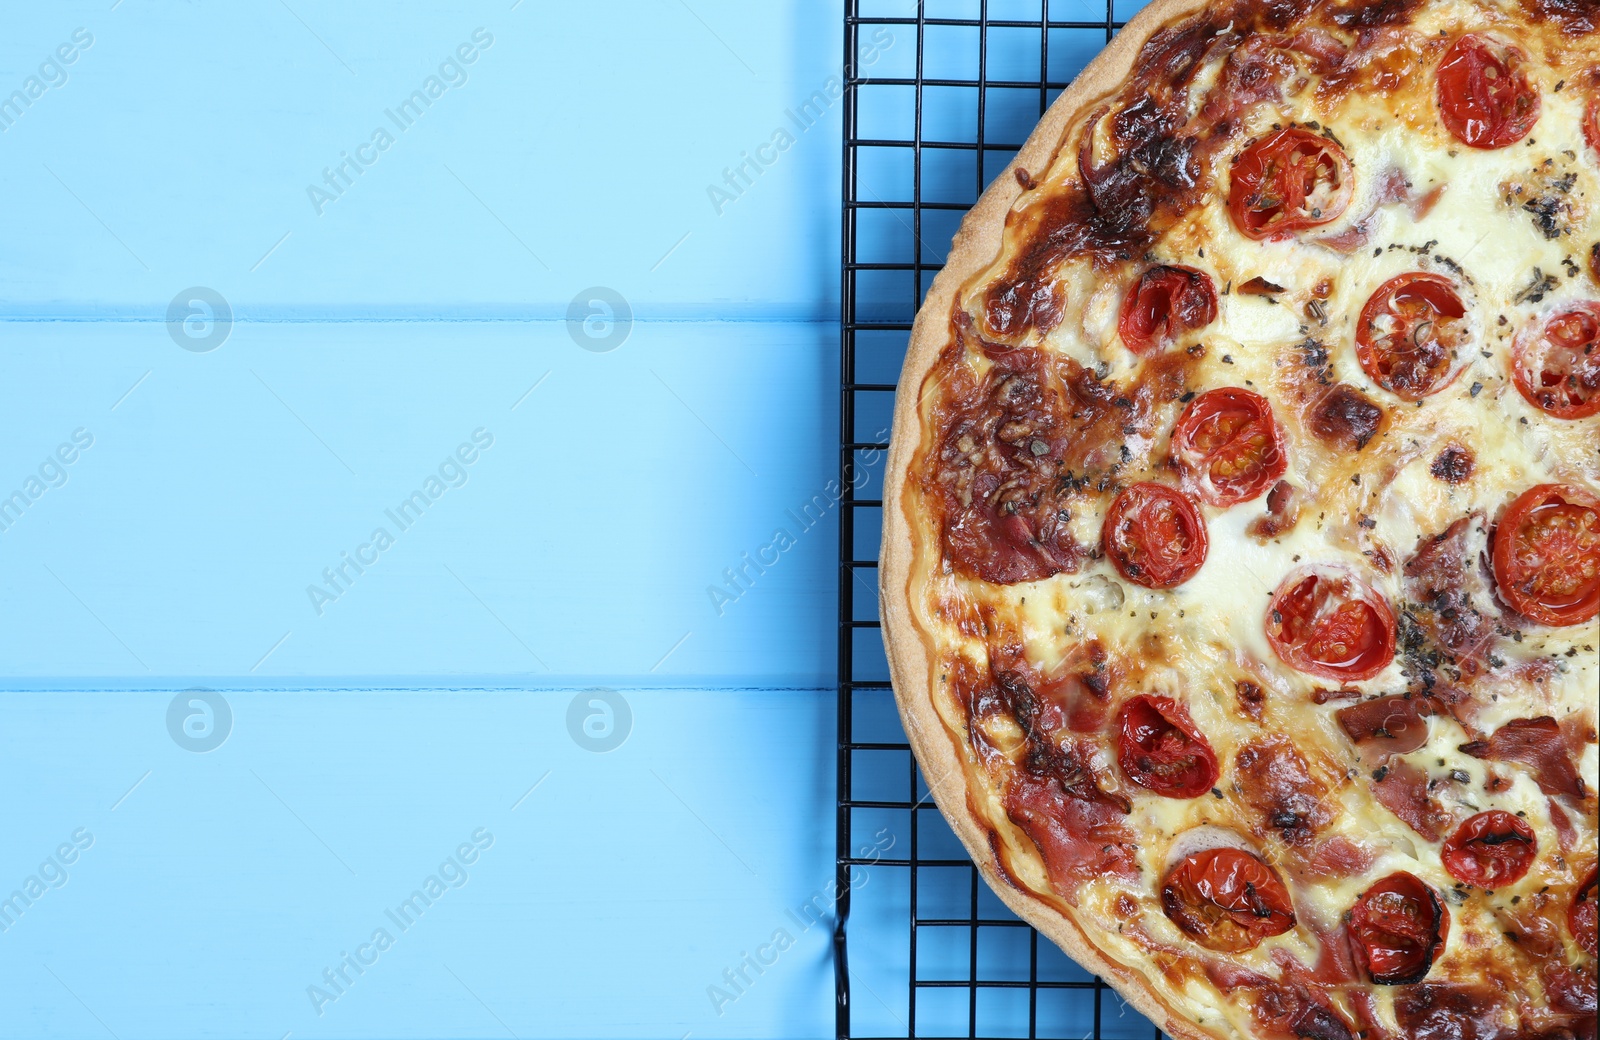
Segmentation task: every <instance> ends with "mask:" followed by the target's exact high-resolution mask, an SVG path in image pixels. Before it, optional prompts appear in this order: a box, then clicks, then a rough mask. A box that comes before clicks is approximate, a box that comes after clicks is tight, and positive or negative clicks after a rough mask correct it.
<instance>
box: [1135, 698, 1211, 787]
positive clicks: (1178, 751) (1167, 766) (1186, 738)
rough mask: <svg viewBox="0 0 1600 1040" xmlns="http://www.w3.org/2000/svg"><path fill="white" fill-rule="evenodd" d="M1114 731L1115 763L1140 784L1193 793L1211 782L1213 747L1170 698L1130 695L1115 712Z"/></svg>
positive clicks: (1179, 706)
mask: <svg viewBox="0 0 1600 1040" xmlns="http://www.w3.org/2000/svg"><path fill="white" fill-rule="evenodd" d="M1117 731H1118V732H1117V764H1118V765H1120V766H1122V771H1123V772H1124V773H1125V774H1127V777H1128V779H1129V780H1132V781H1133V782H1134V783H1136V784H1138V785H1139V786H1140V787H1143V788H1145V789H1146V790H1149V791H1154V792H1155V793H1156V794H1159V795H1165V796H1166V797H1168V798H1194V797H1197V796H1199V795H1202V794H1205V793H1206V792H1207V791H1209V790H1211V789H1212V788H1213V787H1215V786H1216V783H1217V755H1216V752H1214V751H1212V750H1211V745H1210V744H1209V743H1208V742H1207V741H1206V738H1205V737H1203V736H1201V735H1200V731H1199V730H1197V729H1195V726H1194V723H1193V722H1192V721H1191V720H1190V718H1189V713H1188V712H1187V711H1184V710H1183V706H1182V705H1180V704H1178V703H1177V702H1176V701H1174V700H1173V699H1172V698H1170V697H1151V696H1139V697H1135V698H1133V699H1132V700H1130V701H1129V702H1128V703H1127V704H1125V705H1123V708H1122V711H1121V712H1120V713H1119V714H1118V715H1117Z"/></svg>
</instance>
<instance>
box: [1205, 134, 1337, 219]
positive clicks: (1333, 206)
mask: <svg viewBox="0 0 1600 1040" xmlns="http://www.w3.org/2000/svg"><path fill="white" fill-rule="evenodd" d="M1354 190H1355V173H1354V171H1353V170H1352V168H1351V166H1350V159H1349V158H1348V157H1347V156H1346V155H1345V154H1344V149H1343V148H1340V147H1339V146H1338V145H1337V144H1334V143H1333V142H1332V141H1330V140H1329V139H1328V138H1326V137H1322V136H1320V135H1318V134H1314V133H1312V132H1311V131H1309V130H1302V129H1301V128H1299V127H1289V128H1287V129H1284V130H1279V131H1277V132H1276V133H1274V134H1270V135H1268V136H1267V137H1263V138H1262V139H1261V140H1259V141H1257V142H1255V143H1254V144H1252V145H1251V146H1250V147H1248V148H1246V149H1245V150H1244V151H1243V152H1242V153H1240V155H1239V158H1238V159H1236V160H1235V161H1234V164H1233V171H1232V173H1231V174H1230V175H1229V179H1228V214H1229V215H1230V216H1231V217H1232V218H1233V226H1234V227H1236V228H1238V229H1239V233H1240V234H1241V235H1244V236H1245V237H1246V238H1253V239H1256V240H1257V241H1260V240H1263V239H1274V238H1282V237H1284V236H1285V235H1288V234H1291V233H1293V232H1295V231H1303V230H1305V229H1306V228H1313V227H1318V226H1320V225H1322V224H1327V223H1330V222H1332V221H1335V220H1338V219H1339V217H1340V215H1341V214H1343V213H1344V211H1345V208H1346V207H1348V206H1349V205H1350V196H1351V194H1352V193H1353V192H1354Z"/></svg>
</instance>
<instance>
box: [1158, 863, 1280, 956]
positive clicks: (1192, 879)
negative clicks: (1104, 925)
mask: <svg viewBox="0 0 1600 1040" xmlns="http://www.w3.org/2000/svg"><path fill="white" fill-rule="evenodd" d="M1161 909H1162V911H1163V912H1164V913H1165V914H1166V915H1167V917H1168V918H1169V919H1170V920H1171V921H1172V923H1173V924H1175V925H1177V926H1178V927H1179V928H1181V929H1182V930H1183V932H1184V934H1185V935H1187V936H1189V938H1191V939H1193V940H1194V941H1195V942H1197V943H1199V944H1200V945H1201V946H1204V947H1206V948H1207V949H1211V950H1219V951H1221V952H1223V953H1242V952H1243V951H1245V950H1248V949H1250V948H1252V947H1254V946H1256V945H1258V944H1260V942H1261V940H1263V939H1266V938H1269V937H1271V936H1274V935H1282V934H1283V933H1284V932H1287V931H1288V930H1289V929H1291V928H1293V927H1294V921H1295V918H1294V906H1293V904H1292V903H1291V902H1290V901H1289V890H1288V889H1286V888H1284V887H1283V882H1282V881H1281V880H1280V879H1279V878H1278V874H1277V872H1276V871H1274V870H1273V869H1272V868H1271V867H1269V866H1267V865H1266V864H1265V863H1263V862H1262V861H1261V860H1260V858H1259V857H1256V856H1253V855H1251V854H1250V853H1248V852H1243V851H1241V850H1239V849H1227V848H1223V849H1207V850H1205V851H1204V852H1196V853H1194V854H1192V855H1189V856H1185V857H1184V858H1183V860H1182V861H1181V862H1179V863H1178V865H1177V866H1176V867H1173V868H1172V870H1171V871H1170V872H1169V873H1168V874H1167V879H1166V881H1164V882H1162V885H1161Z"/></svg>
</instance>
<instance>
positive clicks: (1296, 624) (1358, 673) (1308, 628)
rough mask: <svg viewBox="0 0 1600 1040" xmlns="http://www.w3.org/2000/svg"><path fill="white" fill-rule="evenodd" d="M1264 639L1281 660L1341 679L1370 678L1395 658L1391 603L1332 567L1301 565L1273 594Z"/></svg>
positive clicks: (1318, 673)
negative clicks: (1265, 638) (1265, 637)
mask: <svg viewBox="0 0 1600 1040" xmlns="http://www.w3.org/2000/svg"><path fill="white" fill-rule="evenodd" d="M1266 632H1267V641H1268V642H1269V643H1271V644H1272V649H1273V651H1274V652H1275V653H1276V654H1277V655H1278V657H1280V658H1281V659H1282V660H1283V663H1284V664H1287V665H1289V666H1290V667H1291V668H1296V669H1298V670H1300V671H1302V672H1305V673H1306V674H1308V675H1315V676H1318V677H1320V678H1323V679H1335V680H1339V681H1341V682H1355V681H1358V680H1361V679H1370V678H1372V677H1373V676H1374V675H1377V674H1378V673H1379V672H1381V671H1383V669H1384V668H1385V667H1387V666H1388V664H1389V662H1390V661H1392V660H1393V659H1394V611H1393V610H1391V609H1390V607H1389V601H1388V600H1386V599H1384V598H1383V596H1382V595H1381V594H1380V593H1378V592H1377V591H1376V590H1375V589H1373V588H1372V587H1371V586H1370V585H1368V584H1366V583H1365V582H1363V581H1362V580H1360V579H1359V578H1357V577H1355V576H1354V575H1352V574H1349V573H1346V572H1345V571H1344V570H1342V569H1340V568H1336V567H1302V568H1300V569H1299V570H1296V571H1294V572H1292V573H1291V574H1290V575H1289V577H1287V578H1285V579H1284V580H1283V583H1282V584H1281V585H1279V586H1278V591H1277V592H1275V593H1273V595H1272V602H1271V603H1270V604H1269V605H1268V607H1267V619H1266Z"/></svg>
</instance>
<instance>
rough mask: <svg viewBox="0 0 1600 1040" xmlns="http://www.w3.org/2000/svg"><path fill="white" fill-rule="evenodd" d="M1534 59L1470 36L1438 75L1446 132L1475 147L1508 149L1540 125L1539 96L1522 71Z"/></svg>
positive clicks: (1450, 52)
mask: <svg viewBox="0 0 1600 1040" xmlns="http://www.w3.org/2000/svg"><path fill="white" fill-rule="evenodd" d="M1527 62H1528V56H1527V55H1526V54H1524V53H1523V52H1522V51H1521V50H1520V49H1519V48H1517V47H1512V46H1510V45H1508V44H1504V43H1500V42H1499V41H1497V40H1495V39H1493V38H1492V37H1488V36H1481V35H1479V34H1477V33H1468V34H1466V35H1465V36H1463V37H1461V38H1460V39H1459V40H1457V41H1456V42H1455V43H1453V44H1451V45H1450V49H1449V50H1448V51H1446V52H1445V55H1444V58H1443V59H1442V60H1441V61H1440V62H1439V70H1438V73H1437V80H1438V96H1439V115H1440V116H1441V117H1442V119H1443V120H1444V126H1445V129H1446V130H1449V131H1450V133H1451V134H1452V135H1453V136H1454V137H1455V139H1456V140H1458V141H1460V142H1461V143H1462V144H1465V145H1470V146H1471V147H1473V148H1504V147H1506V146H1507V145H1512V144H1516V143H1517V142H1518V141H1520V140H1522V139H1523V138H1524V137H1527V136H1528V131H1530V130H1532V129H1533V124H1534V123H1537V122H1538V121H1539V91H1538V88H1536V87H1535V86H1534V85H1533V84H1532V83H1529V82H1528V77H1527V75H1526V74H1524V73H1523V71H1522V68H1523V66H1524V65H1526V64H1527Z"/></svg>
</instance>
